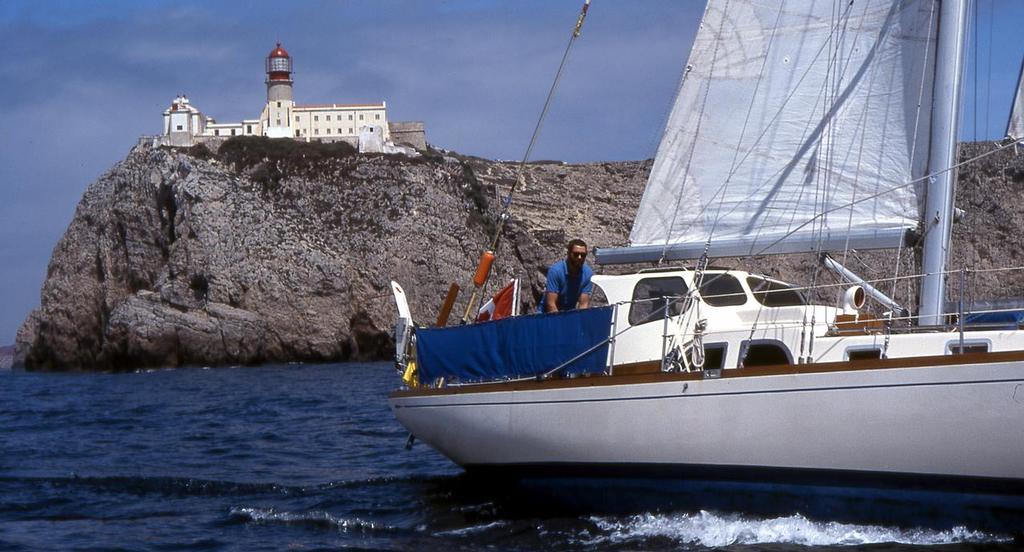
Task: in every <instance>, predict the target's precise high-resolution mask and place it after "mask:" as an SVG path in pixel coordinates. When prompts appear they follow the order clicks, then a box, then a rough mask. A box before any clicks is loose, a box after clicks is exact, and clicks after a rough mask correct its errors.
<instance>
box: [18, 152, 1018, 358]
mask: <svg viewBox="0 0 1024 552" xmlns="http://www.w3.org/2000/svg"><path fill="white" fill-rule="evenodd" d="M229 143H231V142H229ZM275 144H276V145H275ZM984 147H986V146H985V145H969V146H968V147H967V148H965V153H964V154H965V155H975V154H977V153H979V152H980V151H981V149H982V148H984ZM971 148H974V149H971ZM1021 160H1022V158H1021V157H1014V156H1013V155H1012V151H1010V150H1008V151H1005V152H1001V153H999V154H997V155H995V156H992V157H989V158H986V159H985V160H984V161H983V162H982V163H979V164H976V165H972V166H971V167H968V168H966V169H964V170H961V177H960V187H959V189H958V194H957V195H958V198H957V202H958V205H960V206H961V207H963V208H965V209H967V215H966V217H965V219H964V222H963V223H961V224H959V225H958V226H957V228H956V230H955V233H954V244H953V246H954V247H953V249H954V251H956V253H954V256H953V259H952V260H951V263H950V266H953V267H959V266H960V265H967V266H969V267H975V268H984V267H989V266H1012V265H1015V264H1020V261H1021V259H1024V250H1021V248H1022V247H1024V245H1021V241H1020V240H1019V239H1018V238H1017V237H1018V236H1020V235H1022V231H1024V216H1022V215H1021V214H1020V213H1019V209H1016V205H1018V204H1019V203H1020V201H1019V199H1020V198H1021V195H1022V194H1021V190H1020V187H1021V185H1022V182H1024V162H1022V161H1021ZM648 169H649V163H639V162H626V163H597V164H588V165H565V164H561V163H536V164H531V165H529V166H528V167H527V171H526V176H525V187H524V188H522V189H520V190H519V191H518V192H517V194H516V198H515V203H514V206H513V215H514V216H513V218H512V220H510V221H509V223H508V224H507V226H506V231H505V232H504V234H503V237H502V240H501V242H500V246H499V251H498V262H497V263H496V264H495V268H496V272H495V274H494V275H493V276H492V278H491V282H492V285H491V286H490V287H489V289H488V290H487V291H488V293H487V294H488V295H489V294H490V293H493V292H494V290H495V289H496V287H498V286H499V285H501V284H503V283H504V282H505V281H507V280H508V279H509V278H512V277H516V276H518V277H523V278H524V280H525V282H527V283H528V284H529V286H530V291H531V292H532V293H527V294H525V295H526V296H527V297H526V303H527V304H526V305H524V306H525V307H526V308H532V307H533V306H535V305H536V300H537V298H538V297H539V295H540V292H541V290H542V288H543V283H544V274H545V271H546V269H547V266H548V265H549V264H550V263H551V262H552V261H554V260H556V259H558V258H560V257H561V256H562V254H563V247H564V244H565V242H566V241H567V240H568V239H570V238H573V237H581V238H583V239H584V240H586V241H587V242H588V243H589V244H591V245H597V246H612V245H623V244H625V243H626V240H627V238H628V234H629V228H630V226H631V224H632V218H633V215H634V214H635V212H636V209H637V206H638V205H639V201H640V195H641V193H642V190H643V184H644V180H645V178H646V171H647V170H648ZM515 171H516V165H515V164H514V163H498V162H492V161H487V160H482V159H475V158H459V157H456V156H442V155H432V156H427V157H424V158H418V159H409V158H406V157H401V156H381V155H377V156H360V155H354V154H352V153H351V152H347V151H344V150H337V149H334V150H332V149H330V148H327V149H325V147H323V146H319V145H315V144H309V145H303V144H298V143H295V142H291V141H276V142H275V143H274V144H271V143H269V142H265V141H264V142H260V141H258V140H256V141H252V140H249V141H244V140H242V141H236V142H234V143H233V145H232V146H230V147H228V148H227V149H226V150H225V149H224V148H222V150H221V151H220V152H219V154H218V155H217V156H211V155H209V152H205V151H202V150H200V151H192V152H185V151H181V150H177V151H175V150H164V149H151V148H147V147H142V146H140V147H138V148H136V149H134V150H133V151H132V152H131V153H130V154H129V155H128V157H127V158H126V159H125V160H124V161H123V162H121V163H119V164H117V165H116V166H115V167H114V168H113V169H111V171H110V172H108V173H107V174H105V175H103V176H102V177H101V178H100V179H99V180H97V181H96V182H95V183H93V184H92V185H90V186H89V188H88V189H87V190H86V192H85V194H84V196H83V198H82V200H81V202H80V204H79V206H78V209H77V211H76V213H75V216H74V218H73V220H72V221H71V224H70V225H69V227H68V230H67V231H66V233H65V235H64V236H63V238H62V239H61V240H60V242H59V243H58V244H57V246H56V248H55V249H54V252H53V256H52V258H51V261H50V266H49V270H48V275H47V279H46V281H45V283H44V285H43V289H42V293H41V306H40V308H39V309H37V310H36V311H34V312H33V313H32V314H31V315H30V316H29V317H28V319H27V320H26V321H25V323H24V324H23V326H22V328H21V330H20V331H19V333H18V338H17V348H18V357H19V360H21V361H23V362H24V364H25V365H26V367H28V368H30V369H43V370H45V369H52V370H75V369H100V370H124V369H135V368H139V367H144V366H175V365H182V364H200V365H217V364H253V363H260V362H271V361H322V360H349V359H381V358H388V357H390V355H391V346H392V345H391V338H390V332H391V327H392V324H393V321H394V317H395V309H394V306H393V300H392V297H391V291H390V286H389V281H390V280H396V281H398V282H399V283H400V284H401V285H402V286H403V287H404V289H405V290H406V293H407V294H408V296H409V300H410V304H411V306H412V309H413V314H414V317H415V318H416V319H417V321H419V322H424V323H430V322H432V321H433V320H434V318H436V314H437V311H438V309H439V307H440V304H441V301H442V299H443V297H444V295H445V293H446V291H447V289H448V284H449V283H450V282H456V283H459V284H460V285H461V286H463V288H464V289H463V292H462V294H461V295H460V299H459V301H458V302H457V304H456V308H455V309H454V310H453V314H452V317H453V319H454V318H456V317H458V316H459V315H461V313H462V312H463V309H464V306H465V302H466V300H467V299H468V297H469V291H470V290H468V289H465V288H466V287H467V286H468V285H469V283H468V281H469V279H470V278H471V277H472V273H473V271H474V269H475V264H476V259H477V256H478V255H479V254H480V252H481V251H482V250H483V249H484V248H486V246H487V243H488V241H489V239H490V235H491V230H492V228H493V220H494V213H495V211H496V209H497V203H498V192H497V191H500V192H501V193H507V190H508V188H509V186H510V185H511V183H512V181H513V179H514V175H515ZM496 190H497V191H496ZM1013 198H1017V200H1016V201H1015V200H1014V199H1013ZM893 258H894V256H893V255H892V253H891V252H878V253H871V252H866V253H862V254H860V255H858V256H856V257H854V258H851V259H848V261H847V264H848V265H849V266H851V268H853V269H854V270H857V271H858V272H860V273H861V274H862V276H864V277H865V278H875V277H891V276H892V274H893V272H894V270H895V267H896V263H895V262H894V261H893ZM715 263H716V264H721V265H726V266H731V265H735V266H739V267H743V268H745V269H750V270H756V271H763V272H765V273H768V274H771V275H776V276H778V277H781V278H783V279H785V280H789V281H793V282H798V283H804V284H807V283H811V282H812V281H817V282H818V283H824V282H826V281H829V280H826V278H828V276H823V275H822V274H821V270H820V269H819V268H818V266H819V265H818V264H817V263H816V261H815V259H813V258H812V257H811V256H785V257H775V258H765V259H759V260H754V261H751V260H736V259H719V260H716V261H715ZM915 263H916V254H915V252H914V251H913V250H908V251H906V252H904V253H903V254H902V257H901V262H900V273H901V274H909V273H912V272H913V271H914V266H915ZM629 268H636V267H624V268H613V269H611V270H609V271H621V270H626V269H629ZM833 279H834V278H833ZM972 283H973V284H975V285H974V292H975V294H976V295H977V296H978V297H979V298H981V297H982V296H988V297H994V296H999V297H1007V296H1014V295H1020V294H1021V292H1022V290H1024V278H1021V275H1020V274H1017V273H1014V274H1013V275H1012V276H1010V277H1005V276H1004V277H1000V278H997V277H996V276H995V275H994V274H975V275H974V276H973V279H972ZM901 290H902V288H901ZM900 295H901V296H900V300H902V301H904V302H905V304H908V305H913V300H914V297H913V292H912V291H910V289H909V287H908V288H907V290H906V292H905V293H904V292H902V291H901V292H900Z"/></svg>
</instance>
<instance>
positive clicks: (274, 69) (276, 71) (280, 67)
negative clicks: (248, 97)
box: [267, 42, 292, 81]
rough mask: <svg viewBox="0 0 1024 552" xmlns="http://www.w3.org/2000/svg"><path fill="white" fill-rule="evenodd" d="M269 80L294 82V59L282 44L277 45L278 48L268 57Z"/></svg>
mask: <svg viewBox="0 0 1024 552" xmlns="http://www.w3.org/2000/svg"><path fill="white" fill-rule="evenodd" d="M267 80H271V81H290V80H292V57H291V56H290V55H288V52H287V51H286V50H285V49H284V48H282V47H281V43H280V42H278V43H277V46H275V47H274V49H273V50H271V51H270V55H268V56H267Z"/></svg>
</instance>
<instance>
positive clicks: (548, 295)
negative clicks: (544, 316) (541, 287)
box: [544, 291, 558, 312]
mask: <svg viewBox="0 0 1024 552" xmlns="http://www.w3.org/2000/svg"><path fill="white" fill-rule="evenodd" d="M544 312H558V294H557V293H555V292H553V291H548V292H545V293H544Z"/></svg>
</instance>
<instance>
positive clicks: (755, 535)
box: [580, 511, 1011, 547]
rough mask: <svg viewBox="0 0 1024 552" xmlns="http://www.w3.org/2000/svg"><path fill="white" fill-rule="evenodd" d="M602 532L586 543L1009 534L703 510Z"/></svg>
mask: <svg viewBox="0 0 1024 552" xmlns="http://www.w3.org/2000/svg"><path fill="white" fill-rule="evenodd" d="M590 520H591V521H592V522H593V523H594V524H595V525H596V526H597V528H598V529H599V530H600V534H598V535H595V536H593V537H591V538H589V539H587V540H581V541H580V544H585V545H590V546H594V545H610V544H611V545H620V544H628V543H635V544H639V543H641V542H644V541H647V540H649V539H670V540H673V541H676V542H679V543H681V544H689V545H699V546H706V547H720V546H731V545H750V544H795V545H802V546H852V545H867V544H879V543H895V544H910V545H942V544H966V543H970V544H978V543H1000V542H1008V541H1010V540H1011V539H1010V538H1008V537H1005V536H1000V535H994V534H989V533H984V532H980V531H972V530H969V529H965V528H963V527H955V528H953V529H949V530H943V531H939V530H931V529H900V528H893V527H882V526H877V525H855V524H845V523H838V522H818V521H812V520H809V519H807V518H805V517H804V516H802V515H800V514H795V515H791V516H787V517H778V518H771V519H753V518H745V517H742V516H739V515H727V514H716V513H713V512H707V511H701V512H699V513H696V514H685V513H680V514H638V515H634V516H630V517H628V518H621V517H615V518H610V517H592V518H591V519H590Z"/></svg>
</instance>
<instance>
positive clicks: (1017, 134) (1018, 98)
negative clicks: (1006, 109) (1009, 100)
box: [1006, 62, 1024, 140]
mask: <svg viewBox="0 0 1024 552" xmlns="http://www.w3.org/2000/svg"><path fill="white" fill-rule="evenodd" d="M1006 136H1007V137H1008V138H1013V139H1014V140H1020V139H1021V138H1024V62H1021V66H1020V76H1019V77H1017V93H1016V94H1015V95H1014V96H1013V108H1012V109H1011V110H1010V123H1009V124H1008V125H1007V126H1006Z"/></svg>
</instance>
